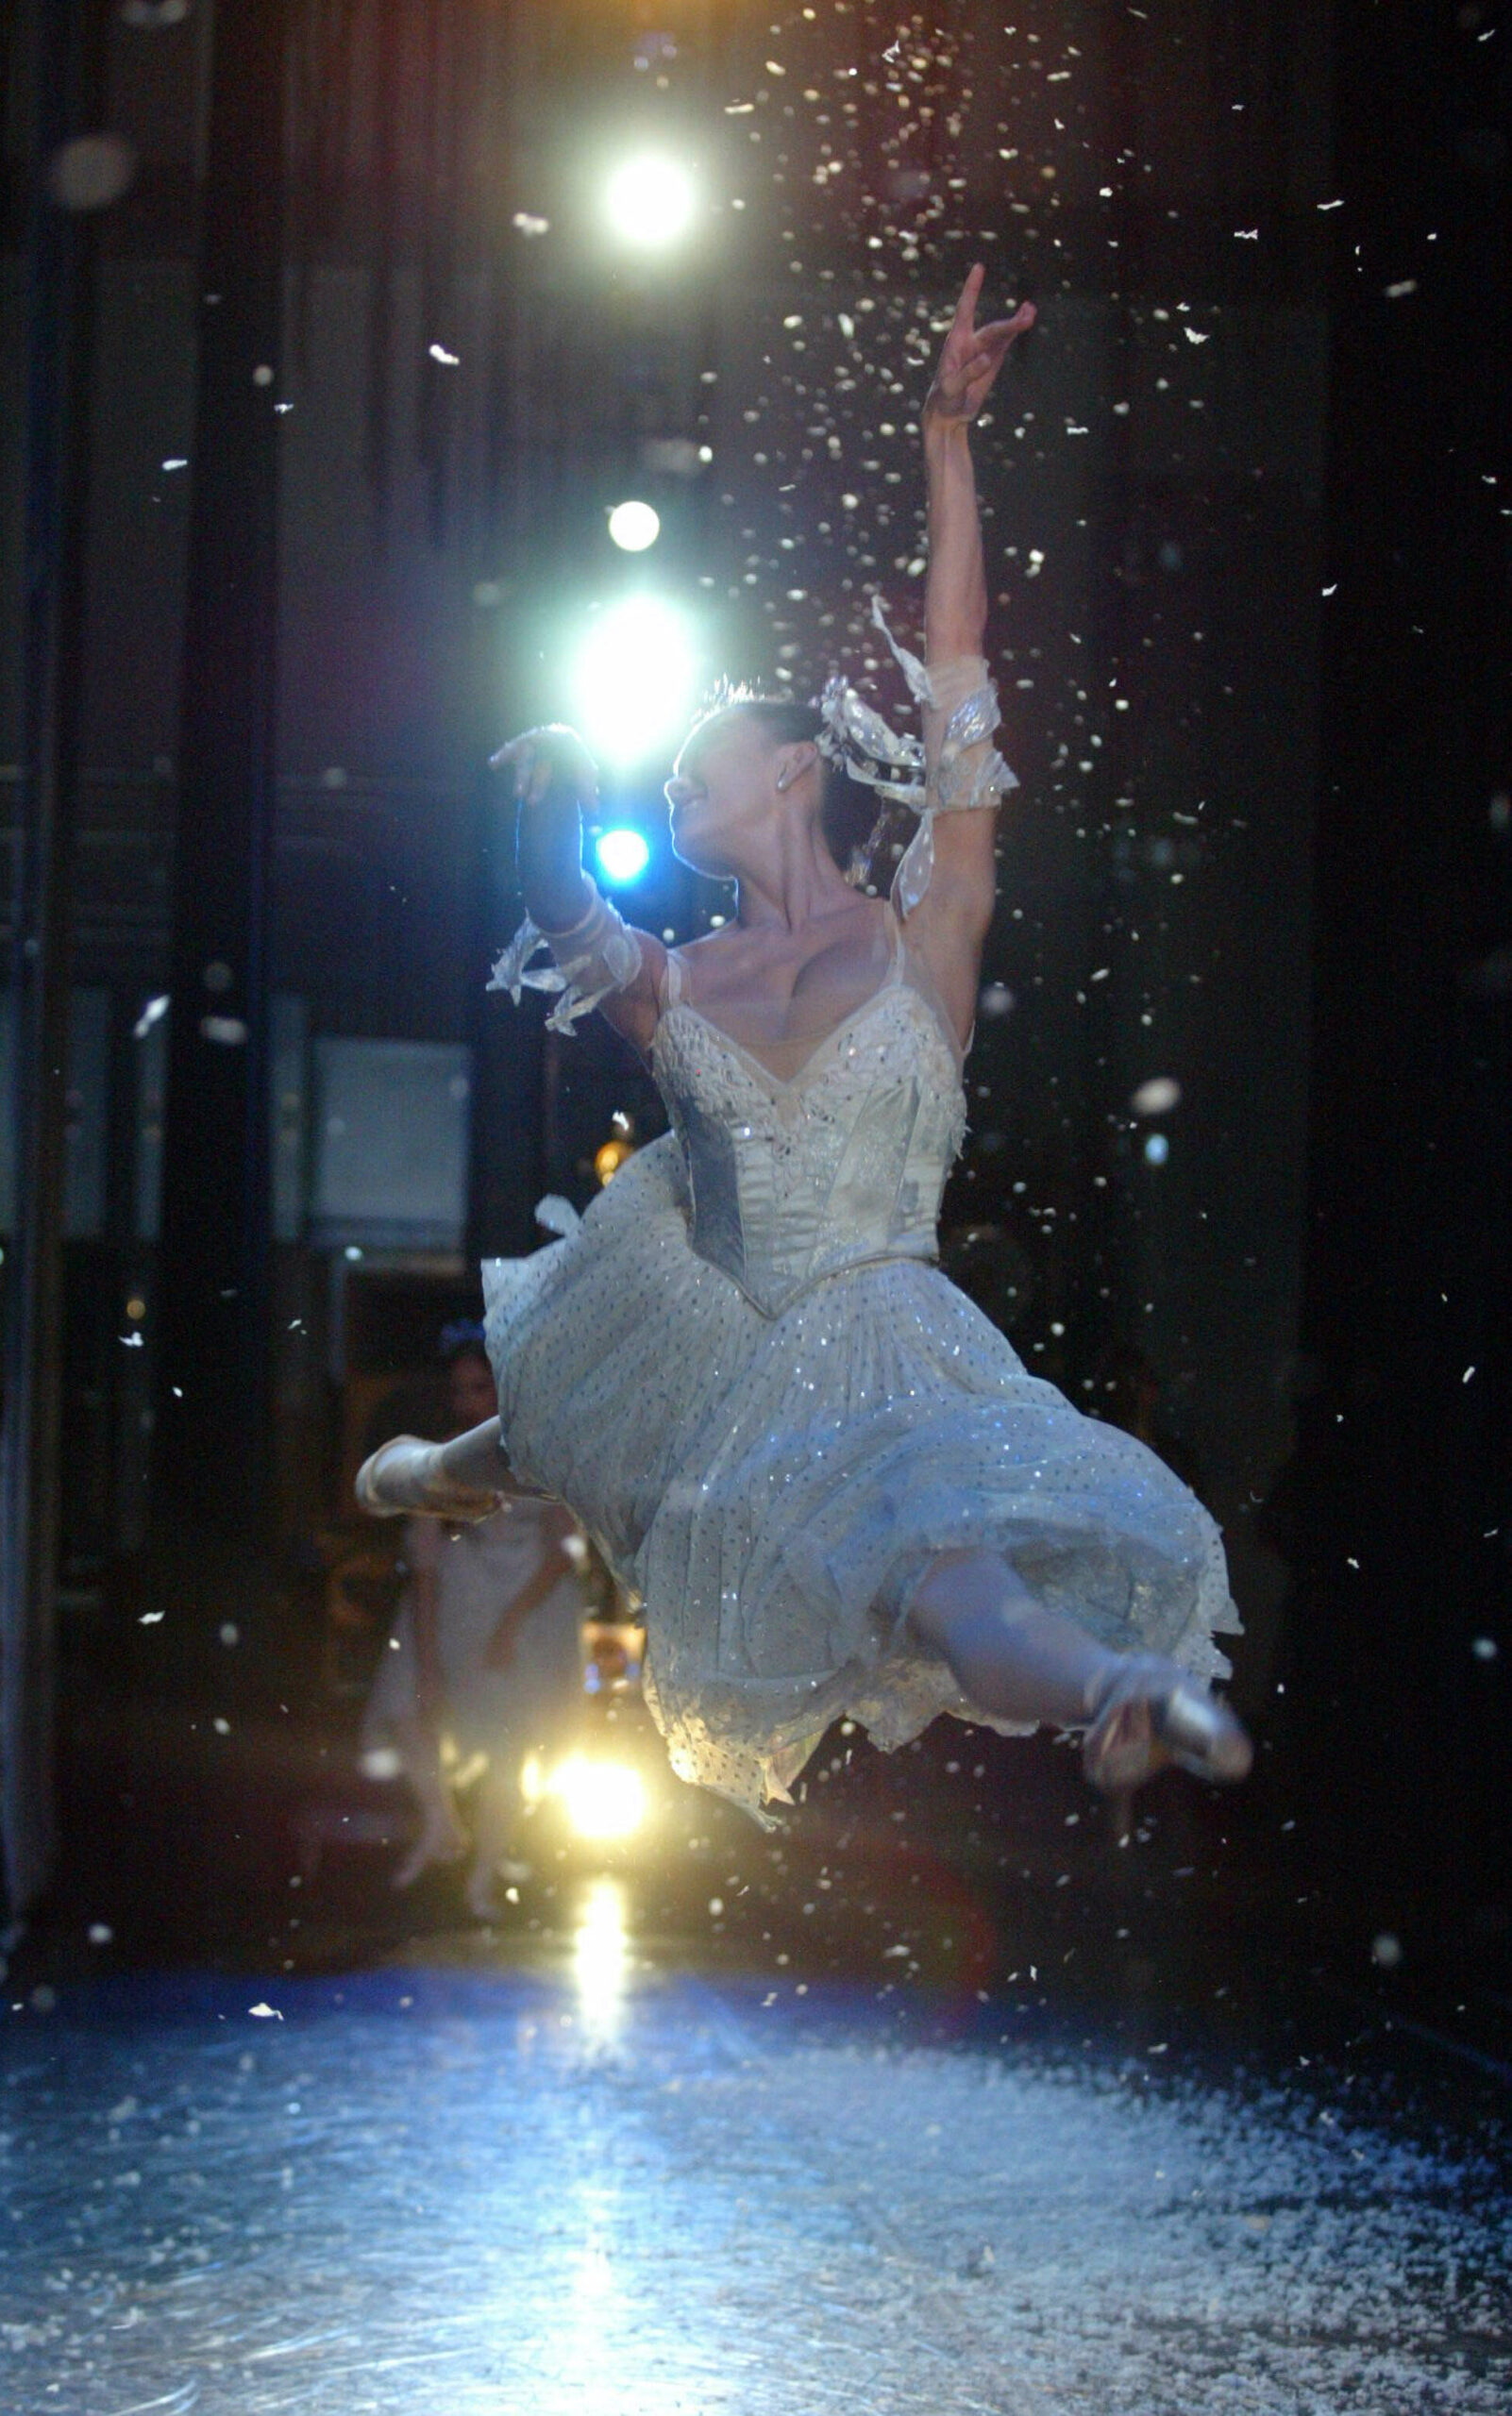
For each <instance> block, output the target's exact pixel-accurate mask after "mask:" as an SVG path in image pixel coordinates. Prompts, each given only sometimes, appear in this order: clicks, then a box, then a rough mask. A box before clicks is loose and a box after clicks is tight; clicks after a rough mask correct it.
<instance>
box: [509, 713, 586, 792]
mask: <svg viewBox="0 0 1512 2416" xmlns="http://www.w3.org/2000/svg"><path fill="white" fill-rule="evenodd" d="M488 762H489V768H490V770H491V771H500V770H502V769H503V768H504V766H505V765H506V764H508V765H509V766H510V767H511V768H512V771H513V774H514V794H515V796H516V797H521V798H526V797H529V798H534V799H536V800H539V799H540V798H541V797H545V795H546V791H547V790H548V789H550V788H555V787H556V786H557V785H558V784H559V782H560V784H561V785H562V786H563V788H568V789H571V790H573V791H574V792H575V794H576V795H577V796H578V797H582V798H592V797H596V796H597V794H598V766H597V764H596V763H595V762H594V759H593V757H592V756H591V755H590V754H589V752H588V749H587V747H585V746H584V745H583V743H582V740H581V739H580V737H579V735H578V733H577V731H576V730H569V729H568V728H567V725H566V723H565V722H559V721H553V722H546V723H543V724H542V726H541V728H540V729H538V730H522V731H521V732H520V735H519V737H518V738H512V739H510V740H509V741H508V743H507V745H505V746H503V747H500V748H499V749H498V751H497V753H496V754H494V755H491V756H490V757H489V759H488Z"/></svg>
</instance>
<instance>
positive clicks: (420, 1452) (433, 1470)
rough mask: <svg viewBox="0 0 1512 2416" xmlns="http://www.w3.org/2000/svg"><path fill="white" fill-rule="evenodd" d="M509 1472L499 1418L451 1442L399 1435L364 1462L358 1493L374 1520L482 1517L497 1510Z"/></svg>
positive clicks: (363, 1505)
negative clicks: (421, 1517)
mask: <svg viewBox="0 0 1512 2416" xmlns="http://www.w3.org/2000/svg"><path fill="white" fill-rule="evenodd" d="M508 1474H509V1462H508V1460H507V1459H506V1457H505V1455H504V1447H503V1441H502V1437H501V1435H500V1433H499V1423H498V1419H497V1418H485V1419H484V1420H483V1423H482V1425H481V1426H472V1427H469V1428H468V1430H467V1433H466V1434H465V1435H454V1436H453V1437H452V1439H451V1441H450V1442H449V1443H422V1442H419V1441H418V1440H417V1439H416V1437H415V1436H414V1435H395V1438H394V1440H393V1442H392V1443H385V1444H384V1445H383V1446H382V1447H381V1449H380V1450H378V1451H375V1452H374V1453H373V1455H372V1457H371V1458H370V1459H366V1460H364V1461H363V1463H362V1465H361V1468H359V1469H358V1471H357V1484H356V1487H355V1491H356V1494H357V1499H358V1501H359V1502H360V1503H361V1506H362V1508H363V1509H364V1510H367V1511H369V1512H371V1514H372V1515H373V1517H374V1518H413V1517H415V1516H416V1515H421V1516H426V1515H428V1516H430V1517H433V1518H486V1517H487V1515H488V1513H489V1512H490V1511H491V1510H494V1509H496V1508H497V1506H498V1502H499V1500H500V1498H501V1494H502V1489H503V1485H504V1480H505V1479H506V1477H507V1476H508Z"/></svg>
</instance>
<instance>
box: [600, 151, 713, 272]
mask: <svg viewBox="0 0 1512 2416" xmlns="http://www.w3.org/2000/svg"><path fill="white" fill-rule="evenodd" d="M604 205H605V209H606V211H607V213H608V217H609V222H610V225H611V226H612V227H613V229H614V231H615V233H616V234H617V235H618V236H619V237H620V238H621V240H622V241H623V242H625V243H634V244H636V245H637V246H638V247H639V248H640V249H642V250H645V251H660V250H661V249H662V248H663V246H664V244H667V243H676V242H677V239H678V237H679V236H680V234H681V233H682V232H683V229H684V228H685V227H686V226H687V224H688V221H689V219H690V218H691V217H692V215H693V184H692V180H691V179H690V178H689V177H688V176H686V175H685V174H684V173H683V171H682V169H680V167H678V166H677V164H676V163H675V161H673V160H671V159H661V158H659V157H658V156H657V155H656V153H655V152H644V153H643V154H642V155H641V156H640V157H639V158H638V159H627V160H626V161H625V163H624V165H623V167H619V168H616V169H615V171H614V173H613V176H611V177H610V179H609V183H608V185H607V187H606V188H605V192H604Z"/></svg>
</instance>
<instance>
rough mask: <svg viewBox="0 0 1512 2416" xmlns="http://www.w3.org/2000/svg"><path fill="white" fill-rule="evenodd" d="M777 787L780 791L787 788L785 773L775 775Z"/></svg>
mask: <svg viewBox="0 0 1512 2416" xmlns="http://www.w3.org/2000/svg"><path fill="white" fill-rule="evenodd" d="M777 785H778V787H779V788H780V789H785V788H786V787H787V786H788V778H787V774H786V773H785V772H779V773H778V775H777Z"/></svg>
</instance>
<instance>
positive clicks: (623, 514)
mask: <svg viewBox="0 0 1512 2416" xmlns="http://www.w3.org/2000/svg"><path fill="white" fill-rule="evenodd" d="M609 533H610V535H611V537H612V538H613V541H614V543H615V545H617V546H618V547H619V549H620V551H621V552H622V553H626V554H644V553H645V551H646V548H647V545H655V543H656V541H657V539H658V537H660V535H661V533H662V519H661V514H660V513H659V512H653V511H652V509H651V507H650V505H649V504H648V503H616V504H615V506H614V509H613V512H611V513H610V515H609Z"/></svg>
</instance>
